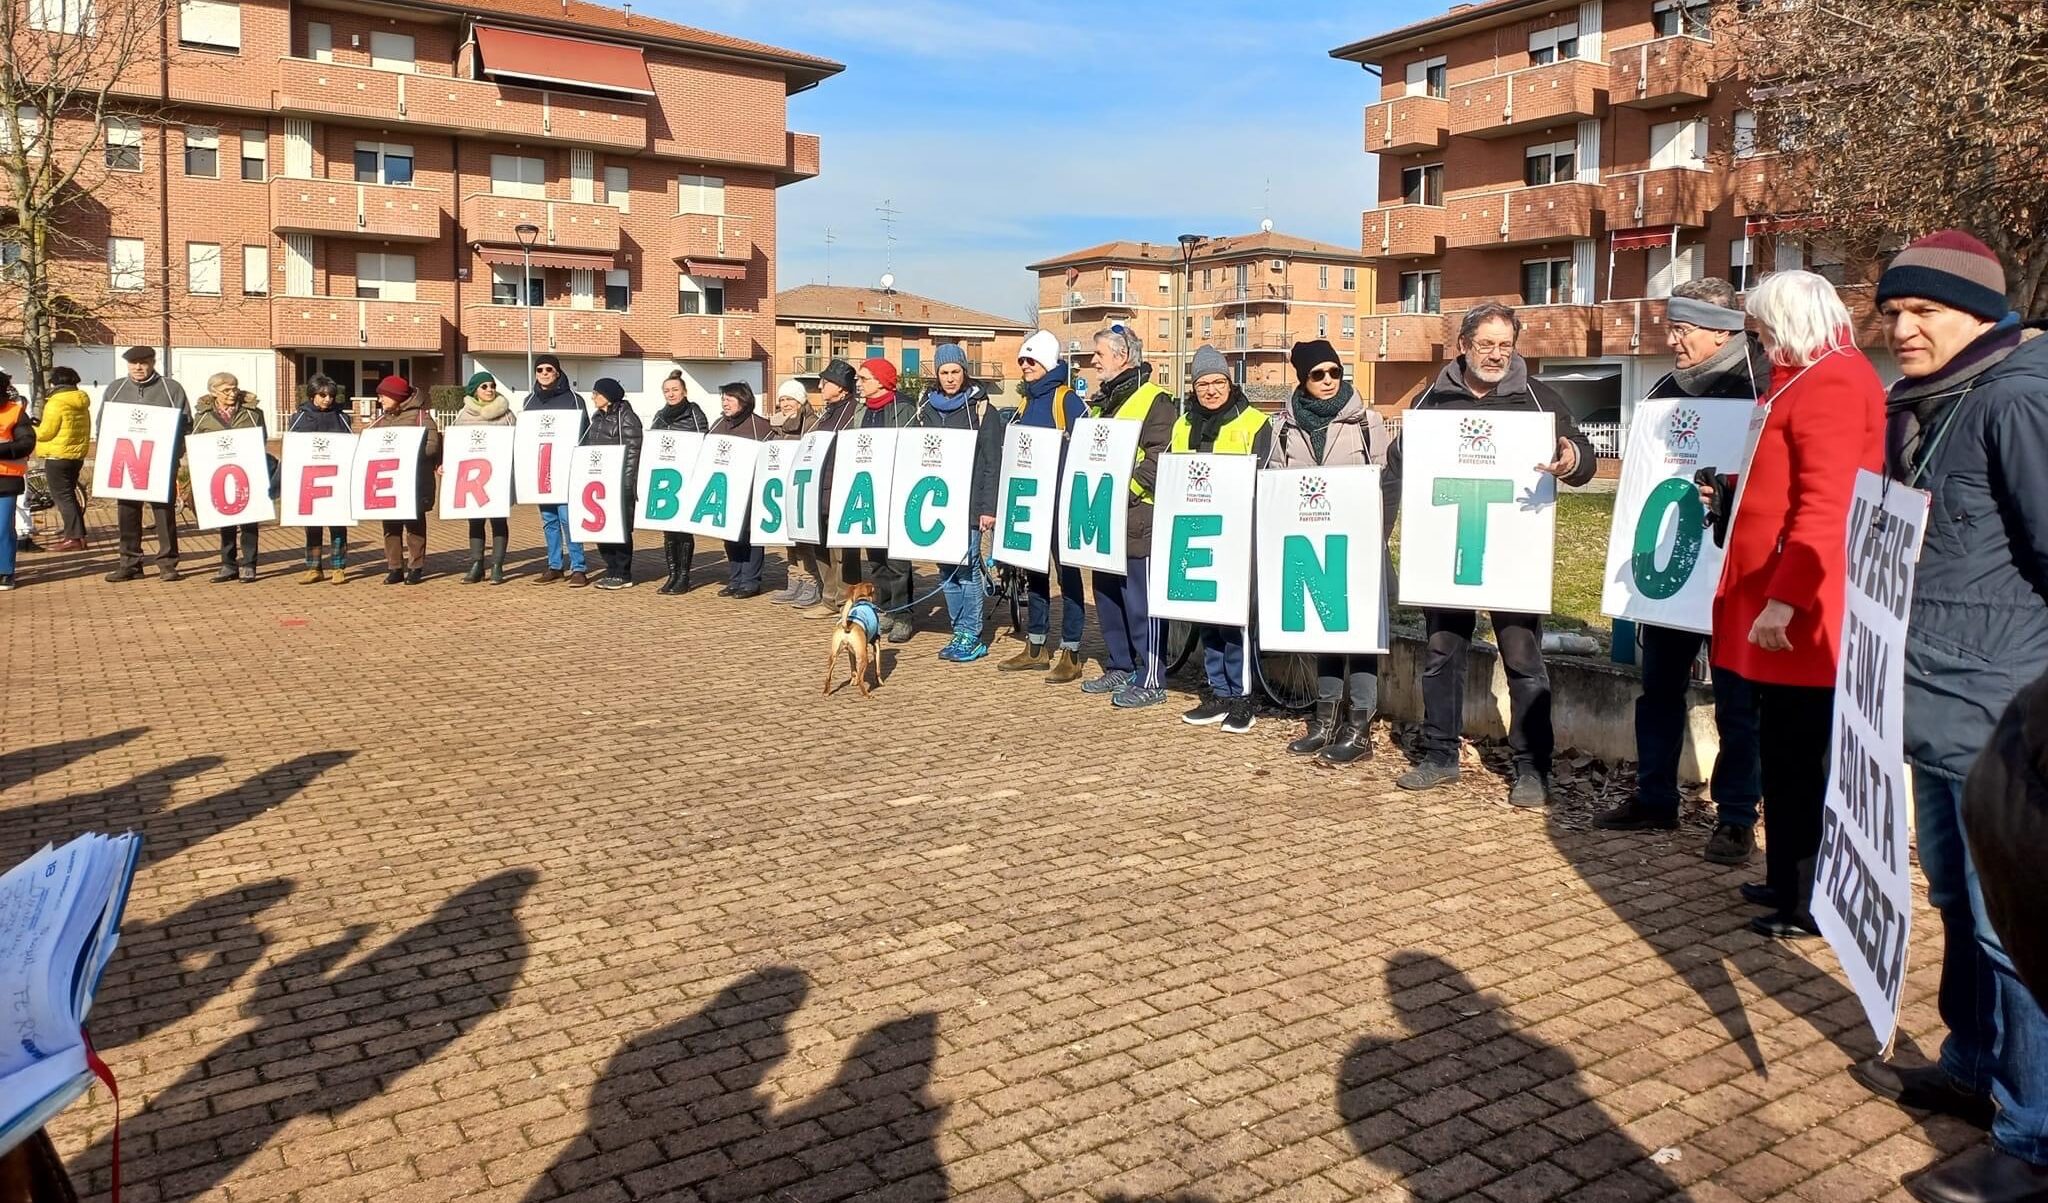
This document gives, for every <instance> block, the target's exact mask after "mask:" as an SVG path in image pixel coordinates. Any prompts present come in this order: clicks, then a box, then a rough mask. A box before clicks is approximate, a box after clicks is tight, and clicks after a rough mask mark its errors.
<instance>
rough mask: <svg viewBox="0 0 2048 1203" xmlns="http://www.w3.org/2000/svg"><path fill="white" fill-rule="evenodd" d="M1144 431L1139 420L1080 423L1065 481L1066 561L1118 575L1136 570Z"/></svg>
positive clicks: (1062, 550) (1063, 559) (1070, 449)
mask: <svg viewBox="0 0 2048 1203" xmlns="http://www.w3.org/2000/svg"><path fill="white" fill-rule="evenodd" d="M1139 430H1140V424H1139V423H1137V422H1124V421H1118V420H1117V419H1115V418H1083V419H1081V420H1080V421H1078V422H1076V423H1074V429H1073V438H1072V441H1071V442H1069V443H1068V445H1067V464H1066V469H1065V471H1064V474H1063V479H1062V480H1061V482H1060V520H1059V540H1060V542H1059V548H1060V551H1059V558H1060V563H1062V564H1072V565H1074V566H1075V567H1077V568H1094V569H1098V570H1100V571H1103V572H1113V573H1115V574H1117V575H1118V576H1121V575H1123V574H1124V573H1126V572H1128V571H1130V558H1129V554H1128V551H1129V547H1130V521H1131V515H1130V501H1131V468H1132V467H1133V466H1135V465H1136V463H1137V459H1138V434H1139Z"/></svg>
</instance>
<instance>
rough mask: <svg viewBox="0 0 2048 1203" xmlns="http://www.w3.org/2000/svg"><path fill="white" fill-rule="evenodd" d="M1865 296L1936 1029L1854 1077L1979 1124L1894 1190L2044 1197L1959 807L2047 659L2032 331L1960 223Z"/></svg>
mask: <svg viewBox="0 0 2048 1203" xmlns="http://www.w3.org/2000/svg"><path fill="white" fill-rule="evenodd" d="M1877 303H1878V308H1879V310H1880V311H1881V312H1882V313H1883V315H1884V321H1885V335H1886V339H1887V341H1888V342H1889V344H1890V346H1891V350H1892V354H1893V355H1894V356H1895V357H1896V358H1897V360H1898V364H1899V371H1900V372H1901V373H1902V374H1903V378H1902V379H1900V380H1899V382H1898V383H1897V384H1895V385H1893V386H1892V389H1891V394H1890V397H1889V399H1888V401H1887V406H1886V408H1887V411H1888V414H1887V423H1886V430H1885V470H1886V471H1887V472H1888V473H1889V474H1890V475H1891V477H1892V479H1894V480H1896V481H1899V482H1900V483H1902V484H1905V485H1910V486H1911V487H1913V488H1916V489H1924V490H1926V491H1927V493H1928V494H1929V495H1930V496H1931V498H1932V500H1933V508H1932V511H1931V512H1930V513H1929V515H1928V533H1927V539H1926V544H1925V546H1924V548H1923V549H1922V551H1921V553H1920V567H1919V570H1918V573H1917V575H1916V577H1915V581H1914V587H1913V609H1912V613H1911V614H1910V615H1909V616H1908V619H1907V623H1908V629H1909V630H1910V631H1911V632H1912V638H1911V639H1909V640H1908V641H1907V643H1906V694H1905V697H1906V714H1905V741H1906V759H1907V761H1908V762H1910V763H1911V764H1912V766H1913V812H1914V821H1915V830H1916V834H1917V838H1918V844H1919V850H1920V865H1921V868H1922V869H1924V870H1925V871H1926V873H1927V901H1928V902H1929V903H1930V904H1931V905H1932V906H1933V907H1934V909H1935V910H1936V911H1938V912H1940V914H1941V926H1942V942H1943V953H1942V963H1941V993H1940V998H1939V1002H1940V1009H1941V1018H1942V1022H1943V1023H1944V1024H1946V1025H1947V1026H1948V1038H1947V1040H1946V1041H1944V1042H1943V1044H1942V1048H1941V1059H1940V1062H1939V1064H1937V1065H1933V1066H1926V1067H1916V1068H1905V1067H1899V1066H1894V1065H1888V1064H1884V1063H1882V1062H1878V1061H1869V1062H1865V1063H1863V1064H1861V1065H1858V1066H1856V1067H1855V1069H1854V1070H1853V1071H1852V1073H1853V1074H1854V1076H1855V1077H1856V1078H1857V1080H1858V1081H1861V1082H1862V1083H1863V1084H1864V1085H1866V1086H1868V1087H1870V1088H1871V1089H1872V1090H1874V1091H1876V1092H1877V1093H1879V1094H1881V1095H1884V1096H1886V1097H1887V1098H1893V1099H1896V1100H1898V1101H1899V1102H1900V1103H1901V1104H1903V1105H1905V1106H1907V1107H1912V1108H1915V1109H1920V1110H1931V1111H1940V1112H1944V1113H1947V1114H1950V1115H1955V1116H1959V1117H1961V1118H1963V1119H1965V1120H1968V1121H1969V1122H1971V1123H1975V1124H1977V1125H1978V1126H1980V1127H1981V1126H1985V1125H1986V1124H1988V1125H1989V1127H1990V1129H1991V1142H1990V1143H1989V1144H1988V1145H1983V1146H1980V1147H1979V1148H1977V1149H1974V1150H1972V1151H1970V1152H1968V1153H1965V1154H1963V1155H1962V1156H1960V1157H1957V1158H1955V1159H1954V1160H1952V1161H1949V1162H1948V1163H1946V1164H1945V1165H1943V1166H1942V1167H1941V1168H1939V1169H1937V1170H1935V1171H1934V1172H1932V1173H1929V1174H1926V1175H1924V1176H1922V1177H1921V1178H1919V1179H1917V1180H1915V1181H1914V1182H1913V1183H1912V1184H1911V1185H1910V1186H1909V1187H1908V1189H1909V1190H1910V1191H1911V1192H1912V1193H1913V1194H1914V1195H1915V1196H1916V1197H1917V1198H1921V1199H1927V1200H1935V1201H1939V1203H1962V1201H1964V1200H1969V1201H1973V1203H1976V1201H1991V1203H2014V1201H2017V1200H2023V1199H2024V1200H2048V1017H2044V1016H2043V1014H2042V1009H2041V1005H2040V1003H2039V1001H2038V1000H2036V999H2035V997H2034V996H2033V995H2032V994H2031V993H2030V992H2029V991H2028V990H2027V989H2026V987H2025V986H2024V985H2023V984H2022V983H2021V982H2020V980H2019V978H2018V976H2017V975H2016V974H2015V973H2014V971H2013V963H2012V960H2011V958H2010V957H2009V956H2007V954H2006V951H2005V949H2004V947H2003V945H2002V944H2001V943H2000V941H1999V937H1998V934H1997V932H1996V931H1994V930H1993V929H1992V927H1991V925H1990V923H1989V922H1988V921H1987V920H1986V918H1985V912H1984V909H1983V902H1982V896H1981V894H1980V893H1979V887H1978V882H1977V879H1976V878H1977V870H1976V866H1975V863H1974V862H1973V861H1972V859H1971V856H1970V852H1969V849H1968V848H1967V847H1966V846H1965V843H1964V829H1963V823H1962V820H1961V817H1960V808H1961V805H1962V801H1963V783H1964V780H1965V779H1966V778H1967V777H1968V775H1969V772H1970V768H1971V766H1972V764H1973V763H1975V762H1976V760H1977V758H1978V756H1979V754H1980V753H1982V752H1983V751H1984V749H1985V747H1986V746H1987V745H1988V744H1989V743H1990V741H1991V736H1992V731H1993V729H1994V727H1995V726H1996V724H1997V722H1998V718H1999V716H2000V714H2001V713H2003V712H2004V710H2005V709H2006V707H2007V705H2008V704H2009V703H2011V702H2012V700H2013V698H2014V697H2015V696H2016V695H2017V694H2018V693H2019V691H2020V689H2021V687H2022V686H2024V685H2027V684H2028V683H2030V682H2032V681H2033V680H2034V679H2035V678H2037V677H2039V676H2041V675H2042V673H2043V671H2044V670H2048V471H2044V465H2048V338H2041V337H2038V335H2039V334H2040V331H2038V330H2028V329H2024V328H2023V327H2022V325H2021V322H2020V317H2019V315H2018V314H2016V313H2013V312H2012V311H2011V309H2010V307H2009V306H2008V305H2007V304H2006V298H2005V271H2004V269H2003V268H2002V267H2001V266H2000V264H1999V262H1998V258H1997V256H1996V255H1994V254H1993V253H1992V252H1991V250H1990V248H1988V247H1986V246H1985V245H1984V244H1983V243H1982V242H1979V241H1978V240H1977V239H1975V238H1973V237H1971V236H1970V235H1968V234H1965V233H1963V232H1961V231H1959V230H1943V231H1941V232H1939V233H1935V234H1930V235H1928V236H1927V237H1925V238H1922V239H1920V240H1919V241H1917V242H1915V243H1913V244H1912V245H1910V246H1908V247H1907V248H1906V249H1905V250H1903V251H1900V252H1899V254H1898V256H1897V257H1896V258H1894V259H1893V260H1892V262H1891V266H1890V267H1888V268H1887V269H1886V270H1885V273H1884V275H1883V277H1882V278H1880V279H1879V281H1878V285H1877ZM1994 1104H1995V1107H1994Z"/></svg>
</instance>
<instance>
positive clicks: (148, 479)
mask: <svg viewBox="0 0 2048 1203" xmlns="http://www.w3.org/2000/svg"><path fill="white" fill-rule="evenodd" d="M184 418H185V412H184V411H183V410H180V409H173V408H171V407H170V406H168V405H123V404H115V405H102V406H100V420H99V425H97V426H95V427H94V428H93V433H94V434H95V435H96V436H98V437H97V438H95V440H94V444H95V450H94V453H93V460H92V495H93V496H94V497H112V498H114V499H115V500H117V501H169V500H170V499H171V488H172V485H173V483H174V479H175V476H176V473H175V471H174V468H175V467H176V465H174V464H173V463H172V462H171V460H172V459H173V457H175V456H176V455H177V453H178V427H179V425H180V424H181V423H182V422H183V421H184Z"/></svg>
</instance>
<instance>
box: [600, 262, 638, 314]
mask: <svg viewBox="0 0 2048 1203" xmlns="http://www.w3.org/2000/svg"><path fill="white" fill-rule="evenodd" d="M632 299H633V277H632V274H631V273H630V272H628V271H627V270H626V269H625V268H623V267H612V268H606V269H605V273H604V307H605V308H606V309H609V310H611V311H612V312H613V313H624V312H626V306H627V305H629V304H631V303H632Z"/></svg>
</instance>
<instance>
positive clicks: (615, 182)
mask: <svg viewBox="0 0 2048 1203" xmlns="http://www.w3.org/2000/svg"><path fill="white" fill-rule="evenodd" d="M604 199H605V202H606V203H607V204H610V205H611V206H612V207H613V208H615V209H617V210H618V211H619V212H621V213H631V212H632V211H633V173H632V172H631V171H630V170H628V169H627V168H624V167H607V168H605V169H604Z"/></svg>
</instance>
